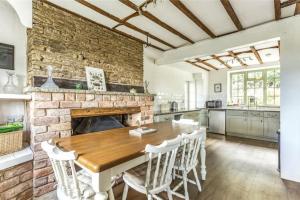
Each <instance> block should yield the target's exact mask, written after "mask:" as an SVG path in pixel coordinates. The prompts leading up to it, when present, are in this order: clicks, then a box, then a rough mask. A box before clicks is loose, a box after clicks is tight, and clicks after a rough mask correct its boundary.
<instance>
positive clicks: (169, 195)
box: [167, 187, 173, 200]
mask: <svg viewBox="0 0 300 200" xmlns="http://www.w3.org/2000/svg"><path fill="white" fill-rule="evenodd" d="M167 193H168V199H169V200H173V196H172V192H171V188H170V187H168V189H167Z"/></svg>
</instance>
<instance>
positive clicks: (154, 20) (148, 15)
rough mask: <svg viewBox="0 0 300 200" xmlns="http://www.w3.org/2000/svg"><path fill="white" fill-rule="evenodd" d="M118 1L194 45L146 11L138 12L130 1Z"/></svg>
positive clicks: (191, 41)
mask: <svg viewBox="0 0 300 200" xmlns="http://www.w3.org/2000/svg"><path fill="white" fill-rule="evenodd" d="M119 1H120V2H121V3H123V4H125V5H126V6H128V7H130V8H132V9H133V10H135V11H136V12H141V14H142V15H143V16H145V17H147V18H148V19H149V20H151V21H153V22H155V23H156V24H158V25H159V26H161V27H163V28H164V29H166V30H168V31H170V32H171V33H173V34H175V35H177V36H178V37H180V38H182V39H183V40H186V41H188V42H190V43H191V44H194V41H193V40H191V39H189V38H188V37H186V36H185V35H183V34H182V33H180V32H179V31H177V30H175V29H174V28H172V27H171V26H169V25H168V24H166V23H165V22H163V21H161V20H160V19H158V18H157V17H155V16H154V15H152V14H151V13H149V12H148V11H143V10H139V8H138V7H137V6H136V5H135V4H134V3H132V2H131V1H129V0H119Z"/></svg>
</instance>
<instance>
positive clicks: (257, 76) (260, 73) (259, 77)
mask: <svg viewBox="0 0 300 200" xmlns="http://www.w3.org/2000/svg"><path fill="white" fill-rule="evenodd" d="M262 75H263V73H262V72H255V78H256V79H261V78H262Z"/></svg>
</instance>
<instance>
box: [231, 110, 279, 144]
mask: <svg viewBox="0 0 300 200" xmlns="http://www.w3.org/2000/svg"><path fill="white" fill-rule="evenodd" d="M279 118H280V113H279V112H265V111H233V110H230V111H227V113H226V133H227V134H228V135H235V136H241V137H247V138H254V139H262V140H271V141H276V140H277V135H276V132H277V130H278V129H279V128H280V121H279Z"/></svg>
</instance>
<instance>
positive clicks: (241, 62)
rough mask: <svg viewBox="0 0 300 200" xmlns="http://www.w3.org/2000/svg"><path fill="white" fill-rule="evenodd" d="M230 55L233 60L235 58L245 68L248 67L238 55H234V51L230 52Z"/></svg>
mask: <svg viewBox="0 0 300 200" xmlns="http://www.w3.org/2000/svg"><path fill="white" fill-rule="evenodd" d="M228 53H229V55H230V56H231V57H233V58H235V59H236V60H237V61H238V62H239V63H240V64H241V65H242V66H243V67H246V66H247V64H245V63H244V62H243V61H242V60H241V59H240V58H239V57H238V56H237V55H235V54H234V53H233V51H228Z"/></svg>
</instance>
